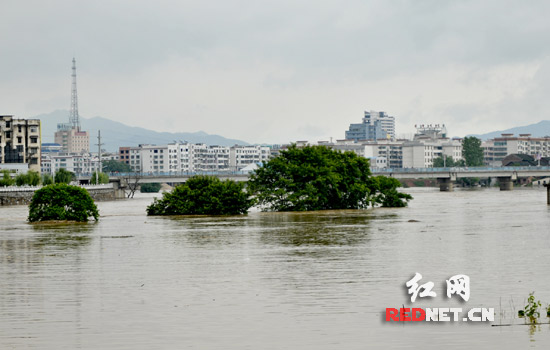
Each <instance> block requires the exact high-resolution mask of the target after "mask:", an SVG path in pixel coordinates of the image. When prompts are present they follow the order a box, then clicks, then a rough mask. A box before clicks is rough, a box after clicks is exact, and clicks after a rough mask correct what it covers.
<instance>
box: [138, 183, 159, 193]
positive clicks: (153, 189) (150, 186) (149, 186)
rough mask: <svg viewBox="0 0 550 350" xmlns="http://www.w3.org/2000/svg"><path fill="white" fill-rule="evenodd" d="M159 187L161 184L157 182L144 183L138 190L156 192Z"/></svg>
mask: <svg viewBox="0 0 550 350" xmlns="http://www.w3.org/2000/svg"><path fill="white" fill-rule="evenodd" d="M161 187H162V185H161V184H159V183H158V182H153V183H145V184H142V185H141V187H140V189H139V190H140V191H141V193H158V191H160V188H161Z"/></svg>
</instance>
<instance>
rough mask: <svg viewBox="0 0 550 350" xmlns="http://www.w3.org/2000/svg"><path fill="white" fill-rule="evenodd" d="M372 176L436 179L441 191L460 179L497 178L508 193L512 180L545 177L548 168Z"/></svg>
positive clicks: (395, 171) (418, 171)
mask: <svg viewBox="0 0 550 350" xmlns="http://www.w3.org/2000/svg"><path fill="white" fill-rule="evenodd" d="M373 174H374V175H384V176H390V177H394V178H396V179H437V183H438V184H439V189H440V190H441V191H452V190H453V182H454V181H456V179H457V178H460V177H477V178H497V179H498V183H499V186H500V190H501V191H510V190H512V188H513V187H514V180H517V179H518V178H522V177H546V176H548V175H550V167H548V166H544V167H474V168H468V167H455V168H404V169H377V170H375V171H373Z"/></svg>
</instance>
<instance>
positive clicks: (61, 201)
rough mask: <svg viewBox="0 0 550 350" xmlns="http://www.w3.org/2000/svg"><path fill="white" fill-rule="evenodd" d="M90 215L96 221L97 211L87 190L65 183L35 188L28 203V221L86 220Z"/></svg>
mask: <svg viewBox="0 0 550 350" xmlns="http://www.w3.org/2000/svg"><path fill="white" fill-rule="evenodd" d="M90 217H93V218H94V219H95V220H96V221H97V220H98V218H99V212H98V210H97V207H96V205H95V203H94V201H93V199H92V197H91V196H90V194H89V193H88V191H86V190H85V189H83V188H80V187H78V186H71V185H67V184H65V183H58V184H55V185H48V186H44V187H42V188H41V189H39V190H37V191H36V192H35V193H34V195H33V197H32V200H31V204H30V205H29V217H28V220H29V221H30V222H37V221H52V220H61V221H81V222H86V221H88V219H89V218H90Z"/></svg>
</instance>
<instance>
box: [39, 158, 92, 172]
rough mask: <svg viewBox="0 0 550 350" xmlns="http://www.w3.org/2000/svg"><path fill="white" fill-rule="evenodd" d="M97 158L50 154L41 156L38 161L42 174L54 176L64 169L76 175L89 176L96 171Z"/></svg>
mask: <svg viewBox="0 0 550 350" xmlns="http://www.w3.org/2000/svg"><path fill="white" fill-rule="evenodd" d="M97 166H98V158H97V156H92V155H91V154H89V153H86V154H78V155H77V154H63V153H61V154H50V155H43V156H42V158H41V160H40V168H41V171H42V173H43V174H51V175H55V173H56V172H57V171H59V169H61V168H64V169H66V170H68V171H70V172H72V173H75V174H76V175H79V174H91V173H92V172H94V171H96V170H97Z"/></svg>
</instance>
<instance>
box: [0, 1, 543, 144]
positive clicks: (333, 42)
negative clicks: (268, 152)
mask: <svg viewBox="0 0 550 350" xmlns="http://www.w3.org/2000/svg"><path fill="white" fill-rule="evenodd" d="M0 14H1V20H0V47H1V51H0V52H1V55H0V60H1V64H0V114H13V115H15V116H17V117H24V118H28V117H32V116H36V115H38V114H41V113H49V112H52V111H54V110H56V109H69V107H70V89H71V60H72V58H73V56H75V58H76V60H77V74H78V97H79V111H80V115H81V116H83V117H86V118H90V117H94V116H103V117H106V118H110V119H113V120H117V121H119V122H123V123H126V124H130V125H135V126H141V127H146V128H150V129H154V130H158V131H189V132H192V131H199V130H203V131H205V132H207V133H215V134H221V135H223V136H226V137H231V138H239V139H243V140H246V141H248V142H252V143H254V142H258V143H259V142H273V143H279V142H287V141H292V140H321V139H325V140H326V139H328V138H329V137H333V138H335V139H340V138H343V137H344V131H345V130H347V127H348V125H349V123H353V122H360V121H361V118H362V116H363V112H364V111H365V110H376V111H380V110H382V111H386V112H387V113H389V114H391V115H394V116H395V117H396V121H397V134H398V135H399V134H406V133H409V134H410V133H412V132H413V130H414V129H413V127H414V125H415V124H420V123H424V124H426V123H444V124H446V125H447V128H448V130H449V133H450V134H451V135H455V136H463V135H464V134H468V133H481V132H487V131H493V130H497V129H504V128H508V127H512V126H516V125H525V124H529V123H534V122H538V121H540V120H542V119H548V118H549V117H550V115H549V113H548V112H549V111H550V98H548V97H547V95H548V92H549V91H550V89H549V88H550V55H549V53H550V20H549V18H550V1H506V0H494V1H482V0H475V1H465V0H461V1H458V0H456V1H444V0H424V1H423V0H415V1H405V0H402V1H401V0H380V1H366V0H357V1H355V0H351V1H345V0H338V1H322V0H317V1H300V0H288V1H287V0H276V1H263V0H225V1H208V0H202V1H184V0H174V1H167V0H156V1H139V0H131V1H130V0H128V1H116V0H108V1H101V0H94V1H74V0H73V1H63V0H49V1H43V0H37V1H28V0H15V1H12V0H2V1H1V3H0Z"/></svg>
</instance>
